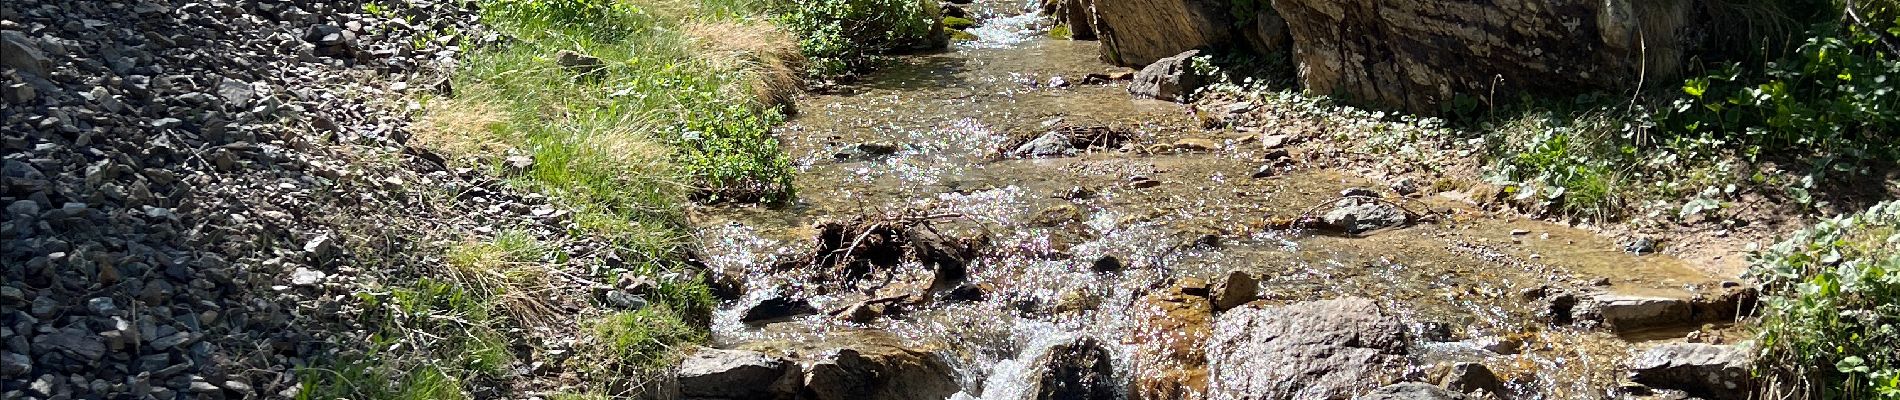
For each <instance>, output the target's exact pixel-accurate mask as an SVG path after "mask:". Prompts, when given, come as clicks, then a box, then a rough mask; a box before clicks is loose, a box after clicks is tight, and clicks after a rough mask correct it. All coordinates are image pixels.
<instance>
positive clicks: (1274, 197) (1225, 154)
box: [693, 0, 1720, 400]
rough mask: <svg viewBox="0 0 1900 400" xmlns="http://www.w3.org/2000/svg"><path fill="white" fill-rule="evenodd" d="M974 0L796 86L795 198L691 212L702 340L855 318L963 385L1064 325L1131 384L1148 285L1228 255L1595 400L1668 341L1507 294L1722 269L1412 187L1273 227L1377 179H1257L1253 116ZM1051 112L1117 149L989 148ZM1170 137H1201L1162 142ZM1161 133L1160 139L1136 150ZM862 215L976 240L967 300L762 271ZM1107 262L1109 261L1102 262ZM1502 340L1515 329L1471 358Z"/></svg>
mask: <svg viewBox="0 0 1900 400" xmlns="http://www.w3.org/2000/svg"><path fill="white" fill-rule="evenodd" d="M985 1H990V2H980V3H978V4H974V5H966V6H965V7H966V8H968V9H969V10H970V11H971V13H972V14H973V16H975V17H977V18H975V19H977V20H979V21H981V22H982V24H983V25H982V26H980V27H977V28H973V29H972V30H971V33H974V34H975V35H977V36H978V37H979V39H977V40H975V41H968V42H960V43H955V44H953V45H952V48H951V49H950V50H948V51H944V52H940V53H935V54H922V55H910V56H902V57H900V58H899V59H898V60H897V61H896V62H895V63H894V64H893V65H890V66H888V67H886V68H884V69H881V70H879V71H877V72H875V73H872V74H870V75H868V76H866V77H865V78H864V79H863V80H861V81H859V82H856V83H854V84H852V85H849V86H847V87H846V88H845V89H842V90H838V91H836V92H834V93H828V94H812V95H808V96H806V97H804V98H801V99H800V101H799V113H798V114H797V115H796V116H795V117H794V118H793V119H792V120H791V121H790V122H789V123H787V124H785V125H784V126H782V127H780V128H779V129H778V130H777V132H776V133H777V135H778V137H779V139H780V140H781V141H782V143H783V148H784V149H785V151H787V152H788V154H789V155H790V156H791V157H793V160H794V163H795V165H796V166H797V167H798V169H799V173H798V176H797V178H796V185H797V190H798V197H799V200H798V201H797V202H796V203H795V204H791V205H788V206H784V207H776V208H757V207H753V208H747V207H714V208H704V209H699V210H695V212H694V215H693V223H694V224H695V225H696V226H697V227H698V228H697V229H698V234H697V236H698V238H699V240H700V241H701V242H702V243H701V244H702V245H703V248H704V255H705V261H706V262H707V263H708V265H709V266H710V267H712V268H713V269H714V270H715V271H717V273H719V274H724V275H725V276H726V277H728V278H732V280H734V281H738V282H743V285H744V288H743V289H744V290H743V295H742V297H740V298H738V299H737V300H732V301H727V302H725V303H724V304H723V305H722V306H721V308H720V309H719V310H718V311H717V313H716V315H715V318H714V325H713V342H714V343H713V345H714V346H722V345H731V344H736V343H744V342H758V341H801V340H812V339H814V338H820V337H823V336H825V335H827V332H835V331H839V330H851V329H863V328H873V329H879V330H884V331H888V332H892V333H894V334H895V335H896V336H898V337H899V338H901V339H902V340H905V341H907V342H915V343H925V342H929V343H937V344H939V345H938V346H936V348H938V350H937V351H938V353H939V354H941V355H942V356H944V358H946V359H948V360H949V361H950V364H951V365H952V366H953V367H954V368H955V369H956V370H957V375H958V376H957V379H958V380H959V383H960V384H961V386H962V388H963V391H962V392H961V393H958V394H957V395H956V398H960V399H999V400H1001V399H1010V400H1015V399H1024V398H1033V397H1034V396H1033V393H1032V392H1031V391H1032V390H1033V389H1032V388H1031V387H1030V385H1031V384H1033V383H1034V381H1035V377H1033V376H1031V375H1033V373H1034V372H1033V371H1032V370H1033V368H1032V364H1033V363H1034V362H1035V360H1037V359H1038V358H1039V357H1041V356H1042V354H1043V353H1046V352H1047V351H1048V349H1049V348H1050V346H1053V345H1057V344H1060V343H1065V342H1068V341H1070V340H1072V339H1074V338H1079V337H1093V338H1100V339H1102V340H1103V341H1104V342H1106V343H1109V344H1110V345H1109V348H1110V350H1111V352H1112V353H1113V356H1114V357H1113V359H1114V360H1115V363H1116V368H1115V371H1118V372H1117V374H1118V376H1117V379H1120V380H1123V381H1124V382H1126V381H1129V380H1133V379H1136V378H1137V377H1136V376H1132V375H1135V374H1139V373H1140V372H1138V371H1134V370H1133V369H1132V368H1131V367H1130V362H1131V361H1130V360H1134V359H1136V358H1137V357H1140V356H1142V354H1140V352H1141V351H1140V350H1139V348H1138V346H1136V345H1134V344H1132V343H1133V342H1135V341H1136V340H1131V339H1130V338H1132V337H1135V336H1138V335H1140V334H1142V333H1141V332H1142V326H1141V325H1142V324H1143V321H1144V319H1143V318H1141V317H1140V315H1141V314H1142V311H1141V310H1140V308H1141V307H1143V305H1144V302H1143V298H1144V296H1148V295H1150V294H1151V293H1153V292H1157V291H1161V290H1164V289H1165V288H1167V287H1169V286H1170V285H1174V284H1177V283H1179V282H1181V281H1183V280H1186V279H1193V278H1198V279H1203V280H1206V281H1210V282H1211V281H1215V280H1218V279H1219V278H1220V277H1223V276H1227V275H1228V274H1230V273H1233V272H1235V271H1242V272H1244V273H1251V274H1256V275H1258V276H1260V277H1261V279H1260V283H1259V291H1260V296H1259V298H1260V301H1261V302H1263V303H1264V304H1270V305H1277V304H1290V303H1297V302H1301V301H1309V300H1321V299H1332V298H1340V297H1346V296H1359V297H1365V298H1369V299H1373V300H1375V301H1376V302H1378V303H1379V306H1380V308H1381V309H1383V310H1385V312H1387V313H1391V314H1396V315H1398V316H1399V318H1400V320H1402V321H1404V323H1405V324H1406V325H1407V326H1408V330H1409V331H1410V332H1409V333H1410V334H1411V335H1412V336H1414V337H1432V336H1434V334H1433V332H1448V333H1449V335H1448V337H1446V338H1441V339H1439V340H1418V341H1416V343H1415V344H1414V345H1413V346H1414V348H1413V349H1412V350H1411V351H1410V352H1409V354H1410V356H1409V358H1408V359H1409V360H1410V361H1409V363H1410V365H1411V366H1410V368H1411V369H1412V370H1413V371H1414V372H1416V373H1418V374H1426V373H1428V371H1429V370H1431V369H1432V368H1433V367H1434V366H1435V365H1442V364H1443V363H1447V362H1456V361H1477V362H1484V363H1485V364H1486V365H1489V366H1490V368H1491V369H1493V370H1494V371H1496V373H1497V375H1498V376H1499V377H1501V378H1502V380H1503V381H1505V383H1506V385H1507V386H1508V391H1509V392H1512V394H1513V395H1514V397H1511V398H1516V399H1576V398H1613V397H1616V396H1619V395H1618V394H1616V393H1615V389H1616V388H1617V385H1618V384H1617V382H1618V380H1619V373H1618V366H1619V365H1620V363H1622V362H1623V361H1624V360H1625V359H1626V358H1627V357H1628V354H1629V352H1630V351H1631V350H1632V349H1634V348H1636V346H1638V345H1639V344H1640V343H1642V342H1643V341H1645V340H1679V339H1678V338H1679V337H1681V336H1682V335H1681V334H1680V333H1672V334H1664V335H1653V336H1655V337H1619V336H1617V335H1614V334H1611V333H1608V332H1604V331H1602V330H1592V329H1581V328H1572V327H1567V326H1553V325H1552V324H1551V323H1549V322H1545V321H1540V320H1539V319H1538V318H1537V313H1538V311H1539V307H1541V303H1539V302H1536V301H1529V300H1526V299H1524V298H1522V296H1521V293H1524V292H1525V291H1527V290H1533V289H1535V288H1539V287H1544V286H1547V285H1557V286H1562V285H1573V284H1575V282H1589V281H1595V280H1598V279H1599V278H1608V280H1609V281H1610V282H1613V283H1612V285H1613V286H1612V288H1613V290H1614V291H1616V292H1618V293H1633V294H1645V295H1656V296H1675V297H1687V296H1690V295H1691V293H1689V292H1688V291H1689V290H1691V289H1690V288H1692V287H1696V286H1697V285H1706V284H1710V283H1712V282H1719V281H1720V279H1719V278H1717V277H1712V276H1708V275H1706V274H1703V273H1701V272H1697V271H1696V270H1695V269H1693V268H1690V267H1689V266H1688V265H1686V264H1685V263H1684V262H1682V261H1680V260H1676V259H1672V258H1669V257H1667V256H1657V255H1643V256H1638V255H1632V254H1628V253H1625V252H1623V251H1621V246H1619V245H1617V244H1616V243H1615V240H1614V239H1613V238H1604V237H1599V236H1597V235H1595V234H1593V233H1590V232H1586V231H1582V230H1578V229H1573V228H1569V227H1565V226H1562V225H1556V224H1549V223H1544V222H1538V221H1534V220H1526V219H1515V218H1509V217H1500V216H1496V215H1492V214H1488V213H1485V212H1482V211H1478V210H1476V209H1474V208H1473V206H1470V205H1466V204H1464V203H1462V202H1459V201H1456V200H1451V199H1446V198H1442V197H1439V196H1431V195H1427V196H1423V197H1422V198H1420V199H1417V200H1414V201H1409V202H1410V203H1408V204H1416V205H1415V206H1417V207H1425V208H1430V209H1434V210H1448V213H1447V214H1446V215H1448V216H1449V217H1446V218H1441V219H1440V220H1438V221H1436V222H1430V223H1420V224H1416V225H1414V226H1410V227H1406V228H1400V229H1392V230H1384V231H1379V232H1376V233H1374V234H1371V235H1367V236H1364V237H1346V236H1335V235H1318V234H1312V233H1309V232H1301V231H1297V230H1288V229H1277V228H1276V227H1275V224H1273V223H1271V221H1270V220H1271V219H1273V218H1286V217H1293V216H1298V215H1301V214H1302V213H1303V212H1304V211H1305V210H1307V209H1309V208H1311V207H1313V206H1315V205H1317V204H1322V203H1325V202H1327V201H1328V200H1331V199H1335V198H1338V197H1339V196H1340V193H1341V191H1342V190H1345V189H1349V188H1355V187H1366V188H1378V189H1380V190H1381V191H1384V189H1383V188H1385V187H1386V186H1387V185H1386V183H1384V182H1375V181H1369V180H1366V179H1362V178H1359V177H1357V176H1356V175H1354V174H1352V173H1350V172H1348V171H1340V170H1330V169H1311V168H1302V169H1293V170H1290V171H1288V172H1286V173H1283V174H1279V175H1277V176H1273V177H1270V178H1254V177H1252V175H1253V174H1254V172H1255V170H1256V169H1258V168H1259V167H1260V166H1261V165H1262V163H1263V162H1265V159H1266V157H1267V156H1268V155H1267V153H1268V150H1267V149H1265V148H1263V147H1262V146H1261V144H1260V143H1259V142H1258V140H1257V137H1258V136H1259V135H1261V134H1262V133H1261V132H1238V131H1232V130H1230V129H1226V128H1222V129H1204V128H1203V127H1202V125H1201V123H1200V122H1199V121H1198V120H1197V119H1196V118H1195V117H1194V116H1193V115H1191V114H1190V112H1189V110H1188V109H1187V108H1186V107H1185V106H1183V105H1181V104H1176V103H1170V102H1163V101H1155V100H1134V99H1132V98H1131V97H1130V95H1129V94H1128V92H1127V88H1126V83H1125V82H1110V83H1108V84H1083V83H1082V81H1083V77H1084V76H1085V75H1087V74H1090V73H1103V72H1105V71H1110V70H1112V69H1114V68H1113V67H1112V66H1110V65H1108V64H1106V63H1104V62H1102V61H1100V60H1099V58H1098V55H1097V53H1098V47H1099V43H1098V42H1094V41H1070V40H1058V39H1052V38H1049V37H1048V36H1047V34H1046V33H1045V31H1046V28H1047V25H1048V24H1049V23H1048V22H1047V21H1044V20H1043V19H1042V18H1040V17H1037V16H1036V15H1035V14H1033V13H1025V10H1026V9H1030V10H1033V7H1024V6H1023V4H1021V3H1009V2H1006V1H1000V0H999V1H992V0H985ZM1052 80H1054V81H1052ZM1059 125H1072V126H1098V125H1099V126H1118V127H1124V128H1125V129H1127V130H1128V131H1130V132H1132V135H1131V137H1130V138H1129V139H1128V140H1129V143H1128V144H1126V145H1123V146H1120V147H1121V148H1120V149H1098V150H1096V151H1089V152H1085V153H1081V154H1077V155H1075V156H1071V157H1056V158H1019V157H1007V156H1004V153H1006V152H1007V150H1009V149H1008V148H1007V147H1008V146H1010V145H1011V144H1012V143H1014V142H1012V138H1019V137H1022V136H1023V135H1030V136H1033V135H1034V134H1033V133H1034V132H1038V131H1040V130H1046V129H1048V128H1049V127H1051V126H1059ZM1183 142H1194V143H1211V144H1213V146H1212V148H1207V149H1200V148H1187V149H1185V150H1181V151H1175V149H1183V146H1179V145H1173V144H1177V143H1183ZM1156 145H1160V146H1156ZM1157 147H1158V148H1162V149H1164V150H1165V151H1149V150H1146V149H1150V148H1157ZM867 148H869V149H883V150H884V151H869V152H867V151H864V149H867ZM886 153H888V154H886ZM878 215H913V216H924V217H929V218H932V220H933V221H935V222H933V225H934V226H936V227H937V228H938V229H942V230H946V231H954V232H960V233H965V234H977V235H981V236H982V237H984V238H985V239H986V240H987V242H988V246H986V247H985V249H986V250H985V251H983V252H982V254H981V256H979V257H976V258H975V259H974V260H971V261H970V262H969V263H968V265H967V276H965V277H963V279H962V284H963V285H965V286H970V287H980V288H982V289H983V290H984V292H985V295H984V296H981V298H980V299H972V300H967V301H934V302H928V303H924V304H920V305H916V306H913V307H909V308H908V309H907V310H906V312H904V313H902V314H901V315H893V316H888V317H882V318H875V319H871V320H869V321H860V322H848V321H842V320H840V319H839V318H834V317H833V316H831V315H827V313H830V312H832V311H833V310H839V309H843V308H846V307H848V306H850V305H851V304H853V303H855V302H860V301H864V300H865V299H866V298H867V297H874V296H873V295H871V294H869V293H877V292H880V291H882V290H885V289H888V288H875V287H872V288H867V289H865V290H862V291H823V290H818V289H816V285H813V284H811V282H808V281H807V278H806V275H804V274H801V273H799V272H797V271H784V270H780V269H774V268H772V267H771V266H772V265H773V263H774V261H775V260H779V259H782V258H785V257H790V256H792V255H795V254H797V253H798V252H800V251H808V250H806V249H808V248H809V245H810V242H811V241H812V237H813V235H814V234H815V233H816V231H815V230H814V228H813V227H814V226H815V225H816V224H818V223H820V222H822V221H829V220H848V219H851V218H854V217H859V216H878ZM1105 257H1112V258H1113V259H1114V260H1116V261H1119V264H1121V265H1123V267H1122V268H1119V270H1117V271H1114V272H1102V271H1098V268H1094V267H1095V266H1096V265H1097V264H1098V263H1100V262H1102V260H1104V258H1105ZM906 268H907V269H908V270H909V271H911V272H910V273H914V274H921V275H925V276H927V275H929V274H930V272H928V271H925V268H924V267H922V266H917V265H909V266H907V267H906ZM898 280H899V281H902V279H898ZM777 297H795V298H801V299H806V300H808V301H809V302H810V303H811V304H812V305H813V307H814V308H816V309H818V310H821V311H822V312H820V313H818V314H815V315H806V316H802V317H798V318H795V319H792V320H790V321H785V322H778V323H772V324H769V325H764V326H754V325H748V324H746V323H742V322H741V321H740V319H741V318H742V315H743V314H744V313H745V311H746V310H747V309H748V308H749V307H751V306H752V305H755V304H758V303H759V302H761V301H765V300H766V299H771V298H777ZM1438 336H1445V335H1444V334H1439V335H1438ZM1499 342H1513V343H1522V345H1521V346H1515V347H1520V348H1521V349H1520V350H1518V351H1511V352H1494V351H1491V350H1486V349H1487V348H1488V347H1489V348H1495V344H1497V343H1499ZM1241 345H1243V346H1244V345H1245V344H1241ZM1500 353H1515V354H1500Z"/></svg>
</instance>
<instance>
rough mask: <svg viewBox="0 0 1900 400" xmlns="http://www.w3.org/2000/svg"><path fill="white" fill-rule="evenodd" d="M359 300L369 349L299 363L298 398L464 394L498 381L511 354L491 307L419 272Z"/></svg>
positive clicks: (448, 396) (460, 396)
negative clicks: (482, 382)
mask: <svg viewBox="0 0 1900 400" xmlns="http://www.w3.org/2000/svg"><path fill="white" fill-rule="evenodd" d="M358 299H359V300H361V302H362V304H361V306H362V309H363V310H364V313H363V314H362V315H360V316H359V317H358V318H359V319H360V321H361V322H362V323H363V324H364V325H366V326H370V327H374V328H373V332H372V334H371V336H370V339H369V342H370V343H369V351H367V352H365V353H363V354H359V355H352V356H348V357H345V358H343V359H340V360H334V362H331V363H329V364H328V365H327V366H325V367H312V368H304V369H301V370H300V371H299V373H298V375H299V376H300V377H301V378H302V379H303V382H302V389H301V391H300V392H299V393H298V396H297V398H298V399H303V400H332V399H404V400H407V399H418V400H420V399H465V398H468V396H466V394H465V392H464V390H463V389H464V383H465V382H468V381H471V380H478V379H498V378H500V377H502V376H503V373H504V372H505V370H504V368H506V367H507V365H509V364H510V363H511V362H512V361H513V359H514V354H513V353H512V352H510V351H509V349H508V342H507V340H506V339H505V337H504V336H502V335H501V334H500V332H497V331H495V330H494V328H495V327H497V326H501V324H502V321H501V320H499V319H498V318H497V316H496V314H495V313H493V312H492V308H493V305H492V304H491V303H490V302H488V300H487V299H486V298H485V297H483V296H480V295H477V294H474V293H471V292H470V291H468V290H464V289H463V288H462V287H460V286H458V285H456V284H453V283H448V282H444V281H437V280H432V279H426V278H425V279H421V280H418V281H416V282H415V283H414V284H413V285H409V286H406V287H400V288H394V289H391V290H388V291H384V292H365V293H362V294H359V295H358ZM444 333H454V334H444Z"/></svg>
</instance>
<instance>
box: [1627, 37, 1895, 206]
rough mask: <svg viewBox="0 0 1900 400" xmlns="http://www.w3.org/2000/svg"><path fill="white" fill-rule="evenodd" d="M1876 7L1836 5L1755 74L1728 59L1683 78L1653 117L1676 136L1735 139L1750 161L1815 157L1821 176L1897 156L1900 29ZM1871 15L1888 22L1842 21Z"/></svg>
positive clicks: (1813, 158) (1757, 69) (1748, 68)
mask: <svg viewBox="0 0 1900 400" xmlns="http://www.w3.org/2000/svg"><path fill="white" fill-rule="evenodd" d="M1880 3H1881V2H1873V4H1875V5H1876V6H1875V7H1871V8H1864V9H1860V10H1855V9H1850V8H1848V7H1849V5H1850V4H1851V3H1850V4H1837V5H1835V6H1834V7H1835V8H1833V9H1832V10H1834V12H1832V13H1822V14H1823V18H1822V19H1821V20H1820V21H1819V22H1816V23H1815V24H1814V25H1813V27H1812V28H1810V29H1809V30H1808V31H1807V35H1806V39H1805V40H1804V41H1801V42H1799V43H1798V44H1797V45H1796V46H1795V47H1794V48H1793V50H1792V51H1790V52H1788V53H1787V54H1785V55H1780V56H1768V57H1764V58H1767V59H1770V60H1773V62H1769V63H1766V64H1765V65H1763V66H1761V67H1759V68H1750V67H1748V66H1746V65H1744V64H1741V63H1728V64H1723V65H1720V66H1718V67H1717V68H1715V69H1713V70H1711V71H1710V72H1708V73H1707V74H1704V75H1702V76H1697V77H1693V78H1690V79H1688V80H1686V81H1685V82H1684V83H1683V85H1682V89H1681V92H1682V97H1681V98H1679V99H1676V100H1675V101H1673V102H1672V103H1670V104H1669V107H1666V108H1664V109H1663V110H1662V112H1659V113H1658V114H1657V121H1658V122H1659V123H1660V124H1661V127H1662V128H1664V129H1665V130H1667V131H1669V132H1671V133H1672V134H1673V135H1675V136H1679V137H1689V138H1694V137H1717V138H1722V139H1726V140H1731V141H1733V142H1735V143H1736V144H1738V145H1740V146H1742V151H1743V153H1744V154H1745V155H1747V156H1750V157H1758V156H1760V155H1763V154H1772V155H1775V156H1777V157H1783V158H1792V159H1802V158H1806V159H1812V160H1817V161H1820V162H1819V163H1817V164H1820V165H1815V166H1813V167H1814V168H1815V169H1816V170H1817V171H1824V170H1826V169H1829V167H1830V166H1829V165H1826V164H1827V163H1831V162H1844V163H1847V164H1850V165H1861V164H1864V163H1867V162H1886V161H1890V160H1893V159H1895V157H1900V145H1896V143H1895V142H1896V141H1895V140H1894V137H1893V132H1894V130H1895V129H1897V128H1900V91H1897V90H1895V89H1894V87H1895V86H1896V85H1895V84H1896V83H1897V82H1896V81H1900V54H1896V53H1895V51H1896V50H1900V49H1896V48H1894V47H1892V45H1891V44H1890V43H1892V42H1893V41H1892V39H1890V36H1893V35H1895V34H1896V33H1900V24H1895V23H1894V21H1895V19H1893V17H1891V15H1892V9H1890V8H1886V7H1881V6H1879V4H1880ZM1786 7H1794V6H1792V5H1790V6H1786ZM1807 7H1815V6H1811V5H1810V6H1807ZM1861 14H1866V15H1861ZM1856 15H1860V17H1855V16H1856ZM1867 16H1885V18H1886V19H1885V20H1884V21H1887V22H1885V23H1874V24H1863V23H1842V22H1841V21H1842V20H1856V19H1857V18H1865V17H1867ZM1861 21H1865V20H1861Z"/></svg>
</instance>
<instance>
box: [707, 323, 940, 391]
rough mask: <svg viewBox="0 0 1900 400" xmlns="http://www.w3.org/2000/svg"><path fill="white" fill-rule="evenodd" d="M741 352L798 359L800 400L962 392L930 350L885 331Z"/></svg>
mask: <svg viewBox="0 0 1900 400" xmlns="http://www.w3.org/2000/svg"><path fill="white" fill-rule="evenodd" d="M740 348H742V349H746V350H753V351H761V352H764V353H766V354H770V355H786V354H798V355H800V358H796V360H797V361H798V363H799V365H800V366H801V369H802V370H803V371H804V385H803V388H802V389H801V390H800V391H799V396H798V398H799V399H810V400H859V399H863V400H940V399H944V398H948V397H950V395H951V394H954V393H956V392H958V391H960V390H961V388H959V387H958V385H957V381H956V378H955V377H956V371H955V370H952V369H951V368H950V366H949V364H947V363H946V362H945V361H944V360H943V358H942V357H941V356H938V355H937V354H936V353H935V350H936V348H935V347H934V346H929V345H925V346H911V345H906V344H904V342H903V341H901V340H899V339H898V338H897V337H896V336H895V335H892V334H890V333H888V332H884V331H875V330H857V331H838V332H832V333H830V334H827V335H826V336H825V337H824V338H822V339H817V340H812V341H805V342H798V343H750V344H746V345H742V346H740Z"/></svg>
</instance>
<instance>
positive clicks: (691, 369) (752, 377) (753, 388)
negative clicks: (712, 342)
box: [677, 348, 803, 400]
mask: <svg viewBox="0 0 1900 400" xmlns="http://www.w3.org/2000/svg"><path fill="white" fill-rule="evenodd" d="M802 375H803V374H802V373H801V372H800V371H799V370H798V364H797V363H794V362H791V361H788V360H785V359H783V358H778V357H772V356H768V355H766V354H765V353H762V352H756V351H745V350H720V349H711V348H701V349H699V350H697V351H694V352H693V354H692V355H691V356H688V357H686V359H685V360H682V361H680V368H679V373H678V375H677V376H678V383H679V389H680V395H681V396H684V397H685V398H688V399H708V400H711V399H731V400H741V399H772V398H780V399H788V398H791V397H793V396H796V395H797V393H798V389H799V387H800V386H801V385H802V383H803V382H802V380H803V376H802Z"/></svg>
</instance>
